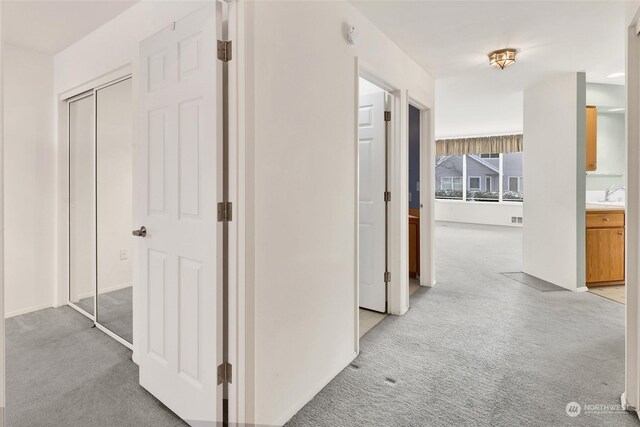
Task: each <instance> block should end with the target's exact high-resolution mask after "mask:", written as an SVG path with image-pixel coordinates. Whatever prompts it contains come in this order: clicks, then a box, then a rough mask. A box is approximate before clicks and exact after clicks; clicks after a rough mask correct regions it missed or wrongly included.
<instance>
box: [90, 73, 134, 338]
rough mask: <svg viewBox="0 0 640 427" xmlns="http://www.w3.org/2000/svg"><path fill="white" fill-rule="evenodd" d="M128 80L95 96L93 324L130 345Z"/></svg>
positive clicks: (129, 86) (131, 319) (129, 121)
mask: <svg viewBox="0 0 640 427" xmlns="http://www.w3.org/2000/svg"><path fill="white" fill-rule="evenodd" d="M132 130H133V119H132V110H131V79H127V80H123V81H121V82H119V83H115V84H112V85H110V86H107V87H104V88H102V89H98V90H97V91H96V150H97V157H96V158H97V168H96V179H97V186H96V188H97V193H96V197H97V204H96V205H97V251H98V253H97V259H98V261H97V262H98V272H97V277H98V311H97V322H98V323H99V324H100V325H102V326H104V327H105V328H107V329H109V330H110V331H111V332H113V333H114V334H116V335H118V336H119V337H121V338H123V339H124V340H126V341H127V342H129V343H133V327H132V322H133V304H132V296H133V295H132V289H133V288H132V267H131V251H132V243H133V241H132V240H133V236H132V235H131V230H132V229H133V226H132V181H131V180H132Z"/></svg>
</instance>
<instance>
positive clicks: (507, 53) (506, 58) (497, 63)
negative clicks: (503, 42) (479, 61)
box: [489, 48, 516, 70]
mask: <svg viewBox="0 0 640 427" xmlns="http://www.w3.org/2000/svg"><path fill="white" fill-rule="evenodd" d="M514 62H516V50H515V49H508V48H507V49H500V50H494V51H493V52H491V53H490V54H489V64H490V65H491V66H492V67H496V68H498V67H499V68H500V69H501V70H504V69H505V68H506V67H508V66H509V65H511V64H513V63H514Z"/></svg>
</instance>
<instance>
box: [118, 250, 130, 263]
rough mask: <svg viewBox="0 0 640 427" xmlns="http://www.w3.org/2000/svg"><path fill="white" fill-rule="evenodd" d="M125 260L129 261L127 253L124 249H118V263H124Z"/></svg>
mask: <svg viewBox="0 0 640 427" xmlns="http://www.w3.org/2000/svg"><path fill="white" fill-rule="evenodd" d="M125 259H129V251H128V250H126V249H120V261H124V260H125Z"/></svg>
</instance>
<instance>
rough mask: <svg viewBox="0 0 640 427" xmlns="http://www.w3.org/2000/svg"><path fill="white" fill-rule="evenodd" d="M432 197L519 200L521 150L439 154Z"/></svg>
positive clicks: (520, 193) (521, 189) (520, 196)
mask: <svg viewBox="0 0 640 427" xmlns="http://www.w3.org/2000/svg"><path fill="white" fill-rule="evenodd" d="M435 169H436V180H435V187H436V188H435V192H436V199H447V200H466V201H468V202H502V201H508V202H522V200H523V196H522V193H523V190H524V186H523V181H522V152H518V153H491V154H467V155H459V156H439V157H438V158H437V159H436V168H435Z"/></svg>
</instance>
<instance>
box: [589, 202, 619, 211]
mask: <svg viewBox="0 0 640 427" xmlns="http://www.w3.org/2000/svg"><path fill="white" fill-rule="evenodd" d="M624 210H625V207H624V206H620V205H601V204H598V203H587V211H622V212H624Z"/></svg>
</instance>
